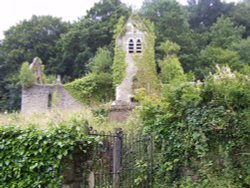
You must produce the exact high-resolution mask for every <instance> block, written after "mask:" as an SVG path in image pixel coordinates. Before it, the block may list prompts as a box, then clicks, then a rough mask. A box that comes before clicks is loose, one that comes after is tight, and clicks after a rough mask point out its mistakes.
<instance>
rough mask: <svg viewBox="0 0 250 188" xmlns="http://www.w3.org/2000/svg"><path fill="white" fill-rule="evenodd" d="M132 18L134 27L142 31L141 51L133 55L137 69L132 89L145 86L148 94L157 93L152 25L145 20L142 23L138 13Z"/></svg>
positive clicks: (157, 83)
mask: <svg viewBox="0 0 250 188" xmlns="http://www.w3.org/2000/svg"><path fill="white" fill-rule="evenodd" d="M132 19H134V24H135V27H137V28H138V29H139V30H141V31H143V32H144V39H143V40H144V41H143V43H144V45H143V49H142V50H143V53H142V54H135V55H134V57H133V58H134V59H135V62H136V66H137V69H138V70H137V73H136V77H135V81H134V85H133V87H134V89H140V88H145V91H146V93H147V94H148V95H153V94H158V92H159V80H158V77H157V72H156V63H155V53H154V46H155V43H154V42H155V35H154V29H153V28H154V27H153V25H152V23H150V22H148V21H145V23H146V24H144V22H143V21H142V20H141V19H140V18H139V17H138V15H134V16H133V17H132Z"/></svg>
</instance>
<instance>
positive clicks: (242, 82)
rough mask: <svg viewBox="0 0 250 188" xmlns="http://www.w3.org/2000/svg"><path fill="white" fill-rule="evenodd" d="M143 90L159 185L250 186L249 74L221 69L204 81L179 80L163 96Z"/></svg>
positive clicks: (144, 119) (146, 125) (145, 121)
mask: <svg viewBox="0 0 250 188" xmlns="http://www.w3.org/2000/svg"><path fill="white" fill-rule="evenodd" d="M165 88H166V87H165ZM142 93H143V92H140V93H139V95H138V96H139V99H142V98H143V99H142V100H141V102H142V109H141V118H142V124H143V130H144V133H153V134H154V135H155V147H156V150H158V152H159V153H160V154H159V155H156V156H155V160H157V161H160V162H159V164H160V165H159V166H157V167H155V169H154V170H155V171H154V172H155V174H154V178H155V181H156V184H157V185H158V186H159V187H166V186H177V187H179V186H182V187H231V186H233V187H248V186H249V185H250V171H249V154H250V150H249V143H250V140H249V133H250V124H249V122H250V119H249V117H250V116H249V112H250V108H249V104H250V103H249V100H250V96H249V93H250V82H249V78H248V77H247V76H245V75H242V74H239V73H232V72H231V70H230V69H229V68H228V67H223V68H220V67H217V71H216V73H215V74H213V75H210V76H207V77H206V79H205V81H204V83H203V84H199V83H190V82H183V81H181V82H176V81H175V82H172V83H170V84H168V86H167V89H165V90H163V93H162V97H161V98H158V97H155V98H149V97H142V96H143V94H142ZM163 180H164V181H163ZM184 185H185V186H184Z"/></svg>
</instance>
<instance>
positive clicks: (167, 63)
mask: <svg viewBox="0 0 250 188" xmlns="http://www.w3.org/2000/svg"><path fill="white" fill-rule="evenodd" d="M160 50H162V51H164V53H165V57H164V59H163V60H161V61H159V66H160V68H161V73H160V78H161V81H162V83H163V84H169V83H171V82H173V81H183V80H185V75H184V71H183V68H182V67H181V64H180V62H179V59H178V57H177V56H176V53H177V52H178V51H179V50H180V47H179V46H178V45H177V44H175V43H173V42H170V41H166V42H165V43H162V44H161V46H160Z"/></svg>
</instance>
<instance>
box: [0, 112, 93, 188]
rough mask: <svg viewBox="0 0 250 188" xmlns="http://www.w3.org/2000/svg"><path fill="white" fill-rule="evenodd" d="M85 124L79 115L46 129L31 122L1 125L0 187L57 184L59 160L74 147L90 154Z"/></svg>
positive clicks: (57, 185) (58, 181)
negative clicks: (20, 124)
mask: <svg viewBox="0 0 250 188" xmlns="http://www.w3.org/2000/svg"><path fill="white" fill-rule="evenodd" d="M86 126H87V123H86V121H85V120H84V119H83V118H82V117H81V116H76V117H74V118H72V119H71V120H70V121H67V122H61V123H59V124H51V125H50V126H49V127H47V128H46V129H39V128H37V127H36V126H35V125H34V124H29V125H27V126H26V127H19V126H16V125H5V126H4V125H1V126H0V150H1V152H0V167H1V172H0V184H1V186H3V187H20V188H22V187H23V188H24V187H59V185H60V183H61V174H60V169H61V161H62V159H64V158H70V156H71V154H72V151H73V150H75V149H80V150H82V151H83V152H84V153H85V154H86V158H87V157H88V155H90V154H91V150H92V149H93V146H94V140H93V138H90V137H88V136H87V135H86ZM80 141H86V142H84V143H81V144H80Z"/></svg>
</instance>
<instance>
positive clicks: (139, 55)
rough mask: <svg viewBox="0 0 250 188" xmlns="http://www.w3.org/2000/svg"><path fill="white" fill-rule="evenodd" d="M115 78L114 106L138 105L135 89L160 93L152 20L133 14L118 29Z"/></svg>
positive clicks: (114, 65) (114, 66)
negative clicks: (143, 19) (136, 103)
mask: <svg viewBox="0 0 250 188" xmlns="http://www.w3.org/2000/svg"><path fill="white" fill-rule="evenodd" d="M115 37H116V46H115V57H114V64H113V74H114V75H113V78H114V84H115V85H116V90H115V101H114V102H113V105H112V107H113V108H118V107H120V106H123V107H124V106H127V108H129V109H130V108H131V107H133V106H134V102H135V100H134V95H135V90H136V89H139V88H144V89H145V91H146V94H148V95H151V94H154V93H157V90H158V79H157V73H156V64H155V57H154V39H155V35H154V28H153V25H152V24H151V23H150V22H149V21H142V20H141V19H140V18H139V16H137V15H132V16H131V17H130V18H129V19H128V20H127V21H126V22H125V21H124V19H123V18H121V20H120V21H119V23H118V25H117V28H116V35H115Z"/></svg>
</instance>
